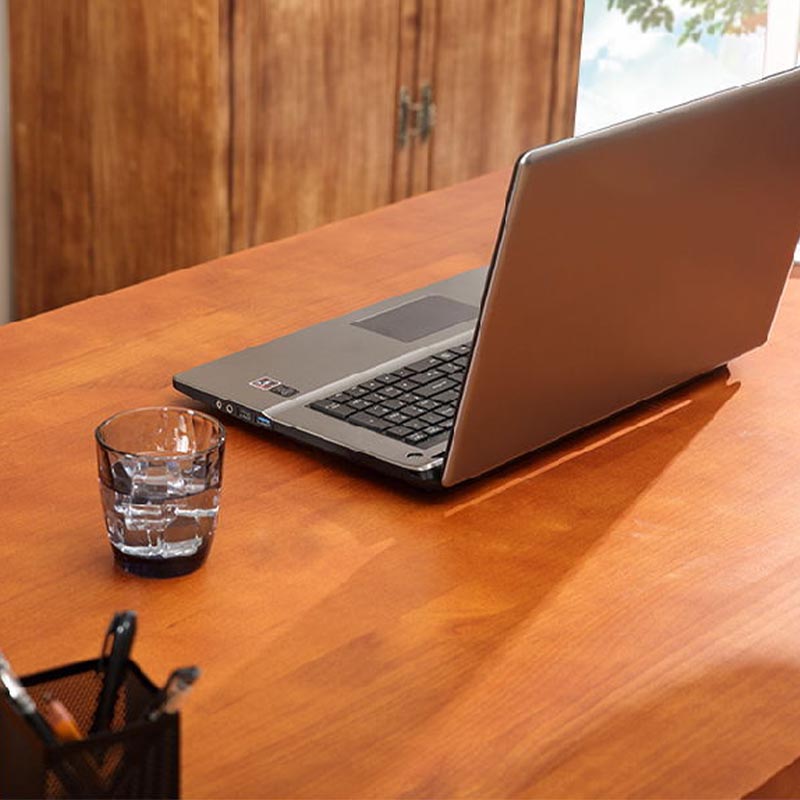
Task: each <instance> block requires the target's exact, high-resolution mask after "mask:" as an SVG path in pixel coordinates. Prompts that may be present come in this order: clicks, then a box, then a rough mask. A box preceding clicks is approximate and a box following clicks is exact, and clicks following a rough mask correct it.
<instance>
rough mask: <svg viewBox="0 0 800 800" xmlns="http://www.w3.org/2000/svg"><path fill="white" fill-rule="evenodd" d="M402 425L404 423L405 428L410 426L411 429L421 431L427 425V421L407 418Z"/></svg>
mask: <svg viewBox="0 0 800 800" xmlns="http://www.w3.org/2000/svg"><path fill="white" fill-rule="evenodd" d="M403 425H405V426H406V428H411V430H412V431H421V430H424V429H425V428H427V427H428V423H427V422H422V420H419V419H407V420H406V421H405V422H404V423H403Z"/></svg>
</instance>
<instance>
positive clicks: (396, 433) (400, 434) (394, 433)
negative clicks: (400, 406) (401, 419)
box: [384, 425, 414, 439]
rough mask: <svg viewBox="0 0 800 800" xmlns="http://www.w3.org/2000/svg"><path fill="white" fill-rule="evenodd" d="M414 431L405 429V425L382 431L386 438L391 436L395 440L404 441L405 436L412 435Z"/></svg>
mask: <svg viewBox="0 0 800 800" xmlns="http://www.w3.org/2000/svg"><path fill="white" fill-rule="evenodd" d="M413 432H414V431H413V430H411V428H407V427H406V426H405V425H395V426H394V428H389V429H388V430H386V431H384V433H386V435H387V436H391V437H393V438H395V439H405V438H406V436H408V435H409V434H411V433H413Z"/></svg>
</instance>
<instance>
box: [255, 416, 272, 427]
mask: <svg viewBox="0 0 800 800" xmlns="http://www.w3.org/2000/svg"><path fill="white" fill-rule="evenodd" d="M256 424H258V425H263V426H264V427H265V428H271V427H272V420H271V419H268V418H267V417H265V416H262V415H261V414H259V415H258V416H257V417H256Z"/></svg>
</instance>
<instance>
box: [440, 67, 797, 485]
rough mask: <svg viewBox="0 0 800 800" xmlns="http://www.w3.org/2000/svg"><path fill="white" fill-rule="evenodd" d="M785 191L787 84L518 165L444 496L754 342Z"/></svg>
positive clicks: (650, 120)
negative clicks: (458, 485)
mask: <svg viewBox="0 0 800 800" xmlns="http://www.w3.org/2000/svg"><path fill="white" fill-rule="evenodd" d="M798 187H800V70H796V71H793V72H790V73H786V74H784V75H782V76H778V77H775V78H772V79H769V80H767V81H762V82H760V83H759V84H755V85H752V86H749V87H746V88H744V89H739V90H734V91H732V92H726V93H723V94H721V95H717V96H715V97H713V98H710V99H707V100H704V101H699V102H695V103H691V104H688V105H685V106H681V107H678V108H677V109H672V110H669V111H667V112H663V113H661V114H658V115H651V116H649V117H647V118H643V119H640V120H635V121H633V122H630V123H627V124H625V125H622V126H616V127H615V128H612V129H607V130H605V131H601V132H598V133H596V134H592V135H590V136H586V137H582V138H579V139H574V140H571V141H568V142H564V143H561V144H558V145H553V146H550V147H545V148H541V149H539V150H536V151H531V152H530V153H528V154H526V155H525V156H523V157H522V159H521V161H520V163H519V165H518V168H517V172H516V181H515V185H514V187H513V188H512V192H511V193H510V198H509V203H508V206H507V210H506V219H505V224H504V229H503V234H502V238H501V241H500V243H499V246H498V250H497V254H496V258H495V261H494V264H493V268H492V271H491V273H490V276H489V281H488V283H487V288H486V292H485V295H484V299H483V307H482V315H481V318H480V321H479V335H478V338H477V341H476V344H475V348H474V352H473V357H472V362H471V364H470V369H469V373H468V377H467V381H466V384H465V389H464V394H463V396H462V398H461V404H460V406H459V410H458V415H457V418H456V424H455V428H454V434H453V438H452V441H451V444H450V448H449V451H448V455H447V458H446V462H445V467H444V475H443V481H442V482H443V484H444V485H445V486H451V485H453V484H456V483H458V482H460V481H463V480H465V479H467V478H470V477H474V476H477V475H480V474H482V473H484V472H486V471H487V470H489V469H492V468H493V467H496V466H499V465H500V464H503V463H505V462H506V461H509V460H510V459H512V458H515V457H516V456H519V455H522V454H524V453H526V452H529V451H530V450H533V449H535V448H537V447H540V446H542V445H544V444H546V443H548V442H551V441H553V440H555V439H558V438H560V437H561V436H564V435H565V434H567V433H569V432H571V431H574V430H576V429H578V428H581V427H584V426H586V425H588V424H591V423H592V422H594V421H597V420H600V419H603V418H604V417H606V416H608V415H610V414H612V413H614V412H616V411H619V410H622V409H624V408H626V407H628V406H630V405H633V404H635V403H637V402H639V401H641V400H643V399H646V398H648V397H651V396H653V395H655V394H658V393H660V392H662V391H664V390H666V389H668V388H670V387H673V386H676V385H678V384H680V383H683V382H684V381H686V380H688V379H690V378H692V377H694V376H695V375H698V374H701V373H703V372H706V371H708V370H711V369H713V368H714V367H716V366H719V365H721V364H724V363H726V362H727V361H729V360H730V359H732V358H734V357H736V356H737V355H740V354H741V353H743V352H745V351H747V350H749V349H751V348H753V347H756V346H757V345H759V344H761V343H763V342H764V341H765V340H766V338H767V335H768V332H769V328H770V325H771V322H772V319H773V316H774V313H775V310H776V307H777V304H778V301H779V299H780V295H781V292H782V290H783V287H784V285H785V281H786V277H787V272H788V268H789V266H790V264H791V261H792V253H793V251H794V248H795V245H796V243H797V240H798V237H800V188H798Z"/></svg>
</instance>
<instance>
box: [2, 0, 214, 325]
mask: <svg viewBox="0 0 800 800" xmlns="http://www.w3.org/2000/svg"><path fill="white" fill-rule="evenodd" d="M226 8H227V3H226V2H224V0H223V2H220V0H193V2H191V3H186V2H184V1H183V0H159V1H158V2H152V0H117V1H116V2H105V1H104V0H103V1H101V0H10V4H9V21H10V40H11V57H12V58H11V84H12V119H13V134H14V145H13V146H14V167H15V190H14V199H15V270H16V292H15V294H16V313H17V315H18V316H27V315H30V314H33V313H37V312H39V311H43V310H45V309H48V308H53V307H55V306H58V305H62V304H64V303H67V302H71V301H73V300H78V299H81V298H83V297H86V296H88V295H91V294H98V293H101V292H107V291H110V290H112V289H116V288H118V287H120V286H124V285H127V284H129V283H132V282H135V281H138V280H142V279H143V278H147V277H150V276H152V275H157V274H160V273H163V272H166V271H168V270H170V269H173V268H178V267H185V266H188V265H190V264H194V263H197V262H199V261H205V260H207V259H210V258H213V257H215V256H217V255H220V254H222V253H224V252H226V251H227V249H228V239H229V236H228V219H229V214H228V181H227V170H228V164H227V161H228V146H229V134H228V115H227V113H225V114H220V113H219V107H220V105H221V104H222V105H226V103H227V99H226V95H227V82H226V81H225V72H224V64H225V62H226V60H227V56H226V54H225V48H226V47H227V38H226V37H225V36H224V35H221V32H222V30H223V28H224V25H223V26H221V19H222V20H223V21H224V18H225V13H226Z"/></svg>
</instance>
